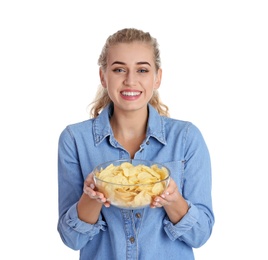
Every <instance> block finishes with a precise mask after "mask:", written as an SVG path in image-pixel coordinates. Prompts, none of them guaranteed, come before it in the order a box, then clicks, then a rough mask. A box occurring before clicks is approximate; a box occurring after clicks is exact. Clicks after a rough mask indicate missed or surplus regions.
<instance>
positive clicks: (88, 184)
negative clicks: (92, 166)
mask: <svg viewBox="0 0 268 260" xmlns="http://www.w3.org/2000/svg"><path fill="white" fill-rule="evenodd" d="M83 191H84V193H85V194H86V195H88V196H89V197H90V198H91V199H95V200H96V201H98V202H99V203H102V204H103V205H104V206H105V207H110V202H109V201H107V199H106V198H105V196H104V194H103V193H101V192H99V191H98V190H97V187H96V186H95V182H94V179H93V173H90V174H89V175H88V176H87V178H86V180H85V181H84V188H83Z"/></svg>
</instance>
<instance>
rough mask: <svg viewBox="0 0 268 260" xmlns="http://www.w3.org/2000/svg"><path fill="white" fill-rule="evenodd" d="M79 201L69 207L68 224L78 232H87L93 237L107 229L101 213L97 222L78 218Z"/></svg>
mask: <svg viewBox="0 0 268 260" xmlns="http://www.w3.org/2000/svg"><path fill="white" fill-rule="evenodd" d="M76 208H77V203H76V204H74V205H73V206H72V207H70V208H69V210H68V212H67V213H66V223H67V225H68V226H69V227H70V228H71V229H73V230H75V231H76V232H79V233H82V234H87V235H89V237H92V238H93V236H94V235H96V234H98V233H99V232H100V230H103V231H105V230H106V222H104V221H103V220H102V216H101V214H100V216H99V219H98V221H97V223H96V224H93V225H92V224H89V223H86V222H84V221H82V220H80V219H79V218H78V215H77V209H76Z"/></svg>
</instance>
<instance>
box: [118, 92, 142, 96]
mask: <svg viewBox="0 0 268 260" xmlns="http://www.w3.org/2000/svg"><path fill="white" fill-rule="evenodd" d="M140 93H141V92H127V91H123V92H122V95H124V96H138V95H140Z"/></svg>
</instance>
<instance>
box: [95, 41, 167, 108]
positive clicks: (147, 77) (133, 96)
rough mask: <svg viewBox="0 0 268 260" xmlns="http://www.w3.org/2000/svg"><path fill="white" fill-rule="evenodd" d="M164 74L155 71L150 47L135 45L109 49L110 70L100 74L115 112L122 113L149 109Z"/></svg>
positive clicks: (123, 44)
mask: <svg viewBox="0 0 268 260" xmlns="http://www.w3.org/2000/svg"><path fill="white" fill-rule="evenodd" d="M161 76H162V71H161V69H159V70H158V71H156V68H155V62H154V57H153V49H152V48H151V46H150V45H147V44H144V43H140V42H133V43H119V44H117V45H115V46H112V47H110V49H109V52H108V57H107V69H106V71H105V72H103V71H101V70H100V78H101V83H102V86H103V87H105V88H107V91H108V94H109V97H110V98H111V100H112V101H113V103H114V108H115V109H117V110H118V109H119V110H123V111H135V110H140V109H144V110H145V109H146V108H147V103H148V102H149V100H150V99H151V97H152V95H153V91H154V90H155V89H157V88H159V86H160V83H161Z"/></svg>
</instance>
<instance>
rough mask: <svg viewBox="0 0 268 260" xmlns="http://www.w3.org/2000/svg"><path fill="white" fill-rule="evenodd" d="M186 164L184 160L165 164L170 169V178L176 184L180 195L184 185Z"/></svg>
mask: <svg viewBox="0 0 268 260" xmlns="http://www.w3.org/2000/svg"><path fill="white" fill-rule="evenodd" d="M184 164H185V161H184V160H181V161H171V162H164V163H163V165H164V166H166V167H167V168H168V169H169V171H170V176H171V178H172V179H173V180H174V181H175V182H176V184H177V186H178V189H179V191H180V193H182V189H183V183H184Z"/></svg>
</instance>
